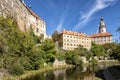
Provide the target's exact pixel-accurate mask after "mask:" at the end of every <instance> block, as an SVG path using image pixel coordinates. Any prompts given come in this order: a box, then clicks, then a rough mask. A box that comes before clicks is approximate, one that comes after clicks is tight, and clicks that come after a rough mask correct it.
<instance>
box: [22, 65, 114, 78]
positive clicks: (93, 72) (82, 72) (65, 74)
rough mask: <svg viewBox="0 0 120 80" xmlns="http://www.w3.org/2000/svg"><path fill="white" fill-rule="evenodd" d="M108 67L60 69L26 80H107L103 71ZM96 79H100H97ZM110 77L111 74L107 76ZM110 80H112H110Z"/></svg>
mask: <svg viewBox="0 0 120 80" xmlns="http://www.w3.org/2000/svg"><path fill="white" fill-rule="evenodd" d="M106 69H107V66H106V65H94V66H83V67H80V66H77V67H74V68H68V69H59V70H53V71H47V72H43V73H40V74H36V75H34V76H30V77H28V78H26V79H24V80H107V79H105V78H104V75H103V71H104V70H105V72H104V73H105V74H108V73H107V72H106ZM96 77H99V79H98V78H96ZM107 77H109V74H108V75H107ZM108 80H112V79H109V78H108Z"/></svg>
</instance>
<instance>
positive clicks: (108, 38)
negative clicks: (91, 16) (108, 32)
mask: <svg viewBox="0 0 120 80" xmlns="http://www.w3.org/2000/svg"><path fill="white" fill-rule="evenodd" d="M92 41H93V42H95V43H97V44H105V43H111V42H112V36H104V37H94V38H92Z"/></svg>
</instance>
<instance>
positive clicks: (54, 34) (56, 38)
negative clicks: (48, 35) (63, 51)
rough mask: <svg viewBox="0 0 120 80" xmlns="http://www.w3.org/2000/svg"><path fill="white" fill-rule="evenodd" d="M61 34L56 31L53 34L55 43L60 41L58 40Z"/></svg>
mask: <svg viewBox="0 0 120 80" xmlns="http://www.w3.org/2000/svg"><path fill="white" fill-rule="evenodd" d="M58 35H59V34H58V31H57V30H56V31H54V33H53V34H52V38H53V41H54V42H56V41H58V39H59V36H58Z"/></svg>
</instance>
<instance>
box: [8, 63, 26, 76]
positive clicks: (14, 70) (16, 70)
mask: <svg viewBox="0 0 120 80" xmlns="http://www.w3.org/2000/svg"><path fill="white" fill-rule="evenodd" d="M9 73H10V74H12V75H21V74H23V73H24V68H23V66H21V65H20V64H18V63H15V64H14V65H13V66H12V68H11V69H10V70H9Z"/></svg>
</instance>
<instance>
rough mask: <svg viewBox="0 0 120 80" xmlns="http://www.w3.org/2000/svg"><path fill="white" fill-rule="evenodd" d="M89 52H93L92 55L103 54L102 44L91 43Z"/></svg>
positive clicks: (98, 55)
mask: <svg viewBox="0 0 120 80" xmlns="http://www.w3.org/2000/svg"><path fill="white" fill-rule="evenodd" d="M91 52H92V53H93V56H97V57H100V56H105V51H104V48H103V46H102V45H98V44H95V43H92V47H91Z"/></svg>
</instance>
